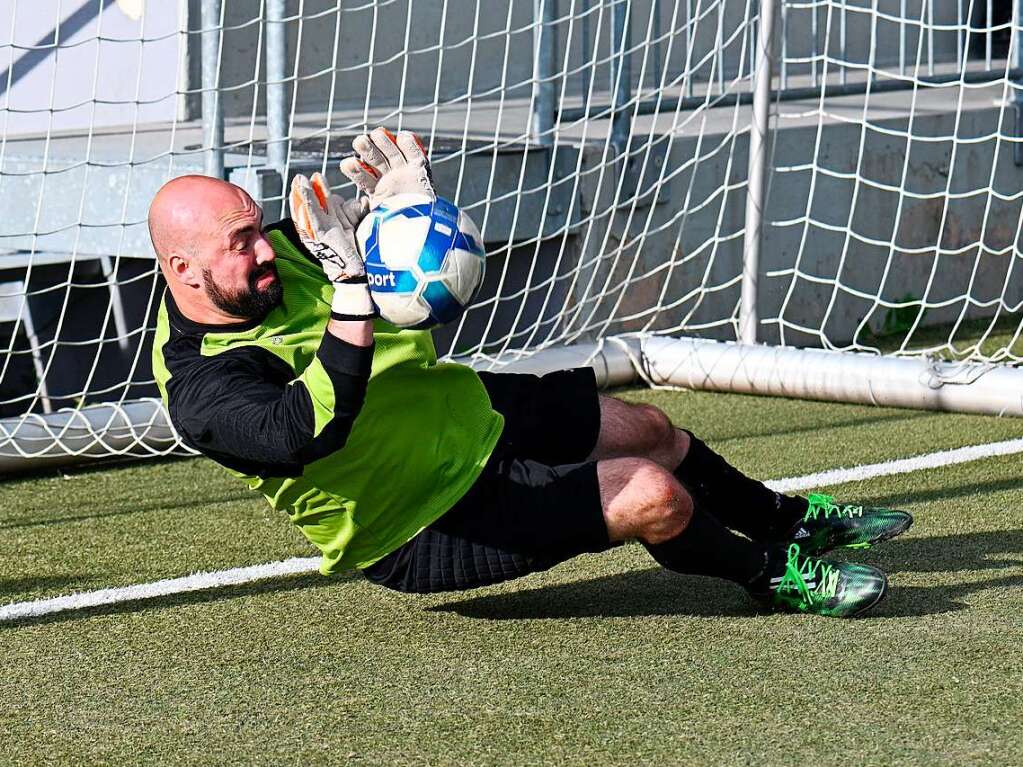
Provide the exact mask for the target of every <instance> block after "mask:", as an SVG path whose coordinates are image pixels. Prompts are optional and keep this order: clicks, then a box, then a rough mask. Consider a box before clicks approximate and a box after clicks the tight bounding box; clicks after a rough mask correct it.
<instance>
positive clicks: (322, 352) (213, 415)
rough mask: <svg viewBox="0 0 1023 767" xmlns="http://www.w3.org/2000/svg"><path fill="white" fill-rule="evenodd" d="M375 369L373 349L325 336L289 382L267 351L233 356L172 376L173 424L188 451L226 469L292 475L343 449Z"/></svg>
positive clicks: (197, 364)
mask: <svg viewBox="0 0 1023 767" xmlns="http://www.w3.org/2000/svg"><path fill="white" fill-rule="evenodd" d="M342 324H343V325H352V324H354V323H351V322H345V323H342ZM372 362H373V347H372V346H371V345H359V344H354V343H349V342H347V341H345V340H343V339H342V338H340V337H338V336H336V335H335V334H333V333H330V332H327V333H324V336H323V341H322V342H321V344H320V347H319V349H318V350H317V352H316V357H315V358H314V360H313V361H312V362H311V363H310V364H309V365H308V366H307V367H306V369H305V370H304V371H302V374H301V375H300V376H299V377H298V378H297V379H294V380H290V381H289V380H288V378H289V373H290V370H289V369H288V368H287V366H286V365H285V364H284V363H283V362H282V361H281V360H279V359H278V358H276V357H275V356H274V355H273V354H272V353H271V352H269V351H267V350H266V349H262V348H260V347H256V346H244V347H240V348H238V349H232V350H229V351H227V352H223V353H221V354H218V355H215V356H213V357H204V358H201V359H200V360H198V361H197V362H195V363H194V364H193V365H191V366H190V367H189V369H188V370H185V371H180V372H178V373H175V374H174V375H172V377H171V379H170V381H169V382H168V400H169V404H170V407H171V415H172V419H173V421H174V424H175V426H176V427H177V428H178V430H179V431H180V432H181V433H182V436H183V437H184V438H185V440H186V442H188V444H190V445H191V446H192V447H194V448H196V449H197V450H199V451H201V452H202V453H204V454H206V455H207V456H209V457H210V458H213V459H214V460H216V461H218V462H220V463H222V464H224V465H226V466H228V467H229V468H233V469H236V470H238V471H241V472H243V473H246V474H257V475H260V476H297V475H299V474H301V473H302V471H303V468H304V467H305V466H307V465H308V464H310V463H312V462H314V461H316V460H319V459H320V458H323V457H325V456H327V455H330V454H331V453H333V452H335V451H337V450H339V449H341V448H342V447H343V446H344V444H345V442H346V441H347V439H348V435H349V433H350V432H351V429H352V425H353V424H354V422H355V419H356V417H357V416H358V414H359V411H360V410H361V408H362V403H363V401H364V399H365V396H366V386H367V382H368V381H369V374H370V368H371V366H372Z"/></svg>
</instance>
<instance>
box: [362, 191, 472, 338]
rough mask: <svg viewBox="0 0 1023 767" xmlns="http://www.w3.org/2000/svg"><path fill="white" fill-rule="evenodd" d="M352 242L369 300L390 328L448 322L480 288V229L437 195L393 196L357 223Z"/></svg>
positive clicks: (456, 315)
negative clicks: (359, 258) (363, 267)
mask: <svg viewBox="0 0 1023 767" xmlns="http://www.w3.org/2000/svg"><path fill="white" fill-rule="evenodd" d="M356 239H357V241H358V244H359V250H360V251H361V252H362V256H363V258H364V259H365V261H366V277H367V279H368V280H369V289H370V292H371V293H372V294H373V301H374V302H375V303H376V305H377V308H378V309H379V310H380V316H381V317H383V318H384V319H385V320H387V321H388V322H390V323H391V324H392V325H397V326H398V327H401V328H418V329H423V328H432V327H435V326H437V325H443V324H445V323H448V322H451V321H452V320H454V319H457V318H458V316H459V315H460V314H461V313H462V312H463V311H464V310H465V307H466V306H468V305H469V303H470V302H471V301H472V299H473V297H474V296H475V295H476V292H477V291H478V290H479V288H480V285H482V284H483V270H484V264H485V254H484V252H483V239H482V238H481V237H480V232H479V229H477V228H476V225H475V224H474V223H473V222H472V219H470V218H469V217H468V216H467V215H465V214H464V213H462V212H461V211H460V210H459V209H458V208H457V207H455V206H454V205H453V204H452V203H450V202H448V201H447V200H444V199H442V198H440V197H438V198H437V199H436V200H431V199H430V198H429V197H427V196H426V195H420V194H398V195H394V196H393V197H390V198H388V200H387V201H386V202H385V203H384V204H382V205H380V206H378V207H377V208H376V209H375V210H373V211H372V212H370V214H369V215H368V216H366V218H364V219H363V220H362V222H361V223H360V224H359V229H358V231H357V232H356Z"/></svg>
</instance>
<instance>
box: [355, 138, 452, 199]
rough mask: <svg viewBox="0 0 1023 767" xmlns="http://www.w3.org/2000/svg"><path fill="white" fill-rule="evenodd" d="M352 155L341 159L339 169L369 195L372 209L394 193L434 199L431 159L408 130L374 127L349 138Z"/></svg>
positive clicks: (435, 196) (435, 195) (421, 144)
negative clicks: (367, 131)
mask: <svg viewBox="0 0 1023 767" xmlns="http://www.w3.org/2000/svg"><path fill="white" fill-rule="evenodd" d="M352 148H353V149H355V152H356V155H357V156H355V157H346V158H345V159H343V160H342V161H341V172H342V173H344V174H345V175H346V176H347V177H348V178H350V179H351V180H352V181H353V182H354V183H355V186H356V187H357V188H358V189H359V191H360V192H362V193H363V194H364V195H366V197H368V198H369V208H370V210H374V209H375V208H376V207H377V206H379V205H380V204H381V203H382V202H383V201H384V200H386V199H387V198H388V197H391V196H392V195H396V194H423V195H426V196H427V197H429V198H430V199H431V200H435V199H437V193H436V192H435V191H434V189H433V176H432V175H431V173H430V160H429V158H428V157H427V156H426V148H425V147H424V146H423V142H422V141H420V140H419V137H418V136H417V135H416V134H415V133H412V132H411V131H407V130H402V131H398V133H397V135H395V134H393V133H391V132H390V131H389V130H387V129H386V128H374V129H373V130H372V131H370V133H369V134H365V133H363V134H362V135H360V136H356V137H355V140H354V141H352Z"/></svg>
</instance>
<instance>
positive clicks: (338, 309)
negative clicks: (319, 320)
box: [330, 277, 378, 321]
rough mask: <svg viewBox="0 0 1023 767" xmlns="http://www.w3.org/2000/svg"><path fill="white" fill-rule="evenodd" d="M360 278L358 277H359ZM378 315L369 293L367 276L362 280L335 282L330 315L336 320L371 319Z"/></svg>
mask: <svg viewBox="0 0 1023 767" xmlns="http://www.w3.org/2000/svg"><path fill="white" fill-rule="evenodd" d="M357 279H358V278H357ZM377 315H378V312H377V308H376V306H375V305H374V304H373V297H372V296H371V295H370V293H369V283H367V282H366V278H365V277H363V278H361V281H360V282H335V283H334V298H333V300H332V301H331V302H330V317H331V319H334V320H342V321H345V320H371V319H373V318H374V317H376V316H377Z"/></svg>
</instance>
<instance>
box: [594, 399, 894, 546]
mask: <svg viewBox="0 0 1023 767" xmlns="http://www.w3.org/2000/svg"><path fill="white" fill-rule="evenodd" d="M600 418H601V422H600V433H599V436H598V438H597V444H596V446H595V447H594V449H593V453H592V455H591V456H590V457H591V459H593V460H601V459H607V458H614V457H622V456H637V457H642V458H646V459H648V460H651V461H653V462H655V463H657V464H659V465H660V466H662V467H664V468H665V469H668V470H669V471H671V472H672V473H673V474H674V476H675V477H676V479H678V480H679V481H680V482H681V483H682V484H683V485H684V486H685V487H686V489H687V490H688V491H689V492H690V493H691V494H692V495H693V496H694V497H695V498H696V499H697V501H698V502H699V504H700V505H701V507H702V508H705V509H706V510H708V511H709V512H711V513H712V514H714V516H716V517H717V518H718V519H719V520H720V521H721V522H722V523H724V524H725V525H726V526H728V527H730V528H732V529H735V530H739V531H740V532H742V533H744V534H746V535H748V536H750V537H751V538H755V539H758V540H765V541H786V540H795V541H797V542H799V543H800V544H801V545H802V547H803V550H804V551H816V552H821V551H826V550H828V549H832V548H836V547H839V546H858V547H862V546H869V545H872V544H874V543H878V542H880V541H883V540H887V539H889V538H893V537H894V536H896V535H899V534H900V533H903V532H905V531H906V530H907V529H908V528H909V526H910V524H912V521H913V520H912V517H911V516H910V515H909V514H907V513H905V512H902V511H895V510H891V509H881V508H871V507H867V506H863V505H859V504H836V503H834V501H833V499H831V498H830V497H828V496H821V495H811V496H810V497H809V499H807V498H802V497H800V496H789V495H783V494H781V493H776V492H774V491H773V490H771V489H770V488H768V487H767V486H766V485H764V484H763V483H762V482H759V481H758V480H756V479H753V478H752V477H748V476H746V475H745V474H743V473H742V472H741V471H739V470H738V469H737V468H735V467H734V466H732V465H731V464H730V463H728V461H726V460H725V459H724V458H723V457H721V456H720V455H719V454H717V453H716V452H714V451H713V450H712V449H711V448H709V447H708V446H707V445H706V444H705V443H704V442H703V441H702V440H700V439H699V438H697V437H695V436H694V435H693V434H691V433H690V432H688V431H685V430H683V429H679V428H678V427H676V426H675V425H674V424H672V422H671V420H670V419H669V418H668V416H667V415H666V414H665V413H664V412H663V411H662V410H660V408H657V407H654V406H653V405H647V404H631V403H627V402H623V401H621V400H618V399H615V398H613V397H607V396H603V395H602V396H601V397H600Z"/></svg>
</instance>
